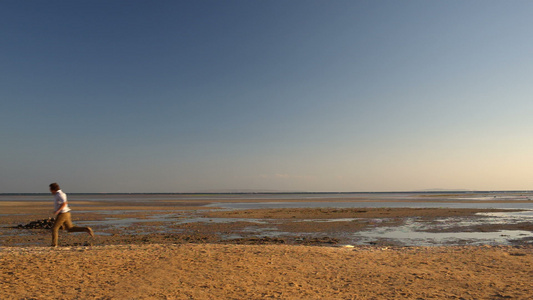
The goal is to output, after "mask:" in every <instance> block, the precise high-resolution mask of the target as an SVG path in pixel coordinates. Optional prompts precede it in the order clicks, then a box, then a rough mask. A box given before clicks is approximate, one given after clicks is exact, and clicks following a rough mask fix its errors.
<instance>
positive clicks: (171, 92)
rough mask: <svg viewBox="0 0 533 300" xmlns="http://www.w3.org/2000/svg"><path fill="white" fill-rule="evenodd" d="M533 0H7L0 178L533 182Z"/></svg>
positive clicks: (123, 186)
mask: <svg viewBox="0 0 533 300" xmlns="http://www.w3.org/2000/svg"><path fill="white" fill-rule="evenodd" d="M532 15H533V2H531V1H352V0H350V1H311V0H310V1H281V0H279V1H276V0H273V1H247V0H242V1H132V0H128V1H108V0H106V1H18V0H16V1H2V2H0V28H1V30H0V40H1V41H2V42H1V43H0V128H1V129H0V140H1V147H0V157H1V160H0V193H10V192H47V186H48V184H49V183H50V182H54V181H57V182H58V183H59V184H60V185H61V186H62V187H63V189H64V190H65V191H66V192H202V191H230V190H276V191H406V190H421V189H431V188H443V189H478V190H514V189H528V190H530V189H533V138H532V135H533V84H532V83H533V39H532V38H531V36H532V28H533V18H532V17H531V16H532Z"/></svg>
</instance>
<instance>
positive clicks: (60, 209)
mask: <svg viewBox="0 0 533 300" xmlns="http://www.w3.org/2000/svg"><path fill="white" fill-rule="evenodd" d="M65 206H67V202H63V203H61V206H60V207H59V209H58V210H57V211H56V212H55V213H54V216H57V215H59V213H60V212H61V211H62V210H63V208H65Z"/></svg>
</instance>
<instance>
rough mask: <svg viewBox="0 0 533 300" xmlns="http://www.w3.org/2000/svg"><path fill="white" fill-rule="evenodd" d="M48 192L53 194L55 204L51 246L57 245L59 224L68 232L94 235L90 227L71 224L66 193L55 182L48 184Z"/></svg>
mask: <svg viewBox="0 0 533 300" xmlns="http://www.w3.org/2000/svg"><path fill="white" fill-rule="evenodd" d="M50 192H51V193H52V195H54V206H55V211H54V216H55V222H54V226H52V247H57V239H58V236H59V228H61V226H64V227H65V228H66V229H67V231H68V232H87V233H88V234H90V235H91V236H92V237H94V233H93V230H92V229H91V228H90V227H77V226H74V225H73V224H72V219H71V217H70V208H69V207H68V203H67V194H65V193H63V191H62V190H61V189H60V188H59V185H58V184H57V183H55V182H54V183H51V184H50Z"/></svg>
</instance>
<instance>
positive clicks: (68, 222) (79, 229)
mask: <svg viewBox="0 0 533 300" xmlns="http://www.w3.org/2000/svg"><path fill="white" fill-rule="evenodd" d="M62 215H66V219H65V227H66V228H67V231H68V232H87V233H88V234H90V235H91V236H92V237H94V233H93V230H92V229H91V227H78V226H74V225H73V224H72V219H71V217H70V213H69V212H68V213H65V214H62Z"/></svg>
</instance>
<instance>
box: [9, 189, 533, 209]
mask: <svg viewBox="0 0 533 300" xmlns="http://www.w3.org/2000/svg"><path fill="white" fill-rule="evenodd" d="M65 192H66V193H67V195H68V199H69V200H70V201H76V200H79V201H128V202H138V201H143V202H150V201H163V200H184V201H192V202H194V201H198V202H206V201H207V202H218V201H222V202H224V203H225V204H224V205H223V206H224V207H227V208H237V209H243V208H283V207H287V208H291V207H310V208H311V207H339V208H346V207H361V206H366V207H369V206H371V207H450V208H488V207H489V208H490V207H494V208H532V209H533V191H509V192H507V191H506V192H405V193H286V194H283V193H270V194H269V193H267V194H244V193H243V194H75V193H68V191H65ZM52 199H53V198H52V195H50V194H48V193H46V194H0V201H28V200H33V201H52ZM231 200H236V201H237V200H238V201H239V203H231ZM243 200H250V202H242V201H243ZM282 200H286V202H283V201H282ZM294 200H308V202H298V203H296V202H290V201H294ZM343 200H346V201H352V200H357V201H358V202H351V203H350V202H342V201H343ZM484 200H499V201H509V203H503V204H502V203H499V204H498V203H468V202H475V201H484ZM516 200H522V201H523V200H529V201H531V203H513V201H516ZM365 201H368V202H365ZM375 201H381V202H379V203H375ZM397 201H401V202H397ZM418 201H424V202H418ZM447 202H449V203H447ZM372 203H374V204H372ZM210 206H221V204H220V203H216V204H211V205H210Z"/></svg>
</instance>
